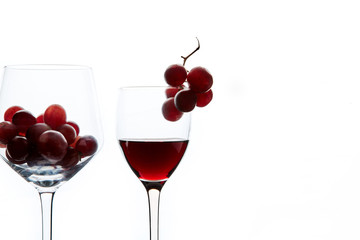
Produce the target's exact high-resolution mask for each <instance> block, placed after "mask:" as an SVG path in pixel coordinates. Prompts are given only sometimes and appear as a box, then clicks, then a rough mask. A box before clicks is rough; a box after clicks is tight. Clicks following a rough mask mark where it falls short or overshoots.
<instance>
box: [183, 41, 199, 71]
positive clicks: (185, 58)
mask: <svg viewBox="0 0 360 240" xmlns="http://www.w3.org/2000/svg"><path fill="white" fill-rule="evenodd" d="M196 40H197V42H198V46H197V48H196V49H195V50H194V51H192V52H191V53H190V54H189V55H187V56H186V57H184V56H181V58H182V59H184V62H183V66H185V63H186V60H187V59H188V58H189V57H190V56H191V55H193V54H194V53H195V52H196V51H198V50H199V49H200V41H199V39H198V38H196Z"/></svg>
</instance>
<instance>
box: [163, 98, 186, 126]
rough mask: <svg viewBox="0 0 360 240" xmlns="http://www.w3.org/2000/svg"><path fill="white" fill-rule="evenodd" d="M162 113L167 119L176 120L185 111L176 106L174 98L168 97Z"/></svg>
mask: <svg viewBox="0 0 360 240" xmlns="http://www.w3.org/2000/svg"><path fill="white" fill-rule="evenodd" d="M162 113H163V115H164V117H165V119H166V120H169V121H172V122H175V121H177V120H179V119H180V118H181V117H182V115H183V113H182V112H180V111H179V110H178V109H177V108H176V107H175V102H174V98H173V97H171V98H169V99H167V100H166V101H165V102H164V104H163V106H162Z"/></svg>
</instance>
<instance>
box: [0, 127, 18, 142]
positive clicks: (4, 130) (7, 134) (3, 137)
mask: <svg viewBox="0 0 360 240" xmlns="http://www.w3.org/2000/svg"><path fill="white" fill-rule="evenodd" d="M17 134H18V129H17V127H16V126H15V124H12V123H11V122H7V121H5V122H1V123H0V143H1V144H7V143H8V142H9V141H10V140H11V139H13V138H14V137H15V136H16V135H17Z"/></svg>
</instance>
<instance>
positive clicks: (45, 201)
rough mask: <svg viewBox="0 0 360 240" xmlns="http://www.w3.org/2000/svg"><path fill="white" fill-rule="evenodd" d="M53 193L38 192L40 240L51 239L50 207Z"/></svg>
mask: <svg viewBox="0 0 360 240" xmlns="http://www.w3.org/2000/svg"><path fill="white" fill-rule="evenodd" d="M54 194H55V192H39V195H40V201H41V215H42V240H51V239H52V206H53V199H54Z"/></svg>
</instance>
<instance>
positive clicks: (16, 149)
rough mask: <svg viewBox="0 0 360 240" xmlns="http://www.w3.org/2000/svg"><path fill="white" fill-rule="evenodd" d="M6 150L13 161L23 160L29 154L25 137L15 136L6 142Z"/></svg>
mask: <svg viewBox="0 0 360 240" xmlns="http://www.w3.org/2000/svg"><path fill="white" fill-rule="evenodd" d="M7 152H8V154H9V156H10V158H12V159H13V160H15V161H23V160H25V159H26V157H27V156H28V155H29V143H28V141H27V139H26V138H25V137H22V136H16V137H14V138H13V139H11V140H10V141H9V143H8V144H7Z"/></svg>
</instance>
